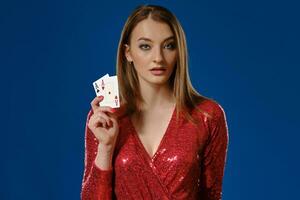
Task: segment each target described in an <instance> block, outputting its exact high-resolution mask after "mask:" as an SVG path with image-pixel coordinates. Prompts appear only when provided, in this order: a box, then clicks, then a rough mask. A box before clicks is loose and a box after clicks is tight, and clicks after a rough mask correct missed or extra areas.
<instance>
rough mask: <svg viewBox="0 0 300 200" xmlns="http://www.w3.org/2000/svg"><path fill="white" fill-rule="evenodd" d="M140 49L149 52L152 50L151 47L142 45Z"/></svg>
mask: <svg viewBox="0 0 300 200" xmlns="http://www.w3.org/2000/svg"><path fill="white" fill-rule="evenodd" d="M139 47H140V49H142V50H148V49H150V46H149V45H148V44H141V45H140V46H139Z"/></svg>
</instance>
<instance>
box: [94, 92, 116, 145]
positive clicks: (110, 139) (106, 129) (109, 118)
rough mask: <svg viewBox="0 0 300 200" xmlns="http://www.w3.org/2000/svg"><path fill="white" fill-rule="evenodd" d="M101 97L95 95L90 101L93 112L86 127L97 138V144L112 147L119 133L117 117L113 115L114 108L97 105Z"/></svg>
mask: <svg viewBox="0 0 300 200" xmlns="http://www.w3.org/2000/svg"><path fill="white" fill-rule="evenodd" d="M103 98H104V97H103V96H100V97H95V98H94V99H93V101H92V102H91V106H92V110H93V114H92V116H91V117H90V120H89V122H88V127H89V128H90V130H91V131H92V132H93V134H94V135H95V137H96V138H97V139H98V140H99V144H100V143H101V144H102V145H105V146H109V147H114V146H115V142H116V139H117V136H118V134H119V125H118V119H117V117H116V116H115V115H113V113H115V112H116V109H114V108H111V107H109V106H99V103H100V102H101V101H102V100H103Z"/></svg>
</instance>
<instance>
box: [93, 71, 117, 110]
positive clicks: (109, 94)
mask: <svg viewBox="0 0 300 200" xmlns="http://www.w3.org/2000/svg"><path fill="white" fill-rule="evenodd" d="M93 86H94V89H95V92H96V95H97V96H104V99H103V100H102V101H101V102H100V106H110V107H112V108H118V107H120V102H119V86H118V78H117V76H111V77H110V76H109V75H108V74H106V75H105V76H103V77H101V78H100V79H98V80H97V81H95V82H94V83H93Z"/></svg>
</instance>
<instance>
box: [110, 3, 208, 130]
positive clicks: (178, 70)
mask: <svg viewBox="0 0 300 200" xmlns="http://www.w3.org/2000/svg"><path fill="white" fill-rule="evenodd" d="M148 17H151V19H153V20H155V21H158V22H163V23H166V24H168V25H169V26H170V28H171V30H172V31H173V34H174V35H175V42H176V46H177V48H178V56H177V62H176V66H175V67H174V69H173V72H172V74H171V76H170V78H169V82H168V83H169V86H170V88H171V89H172V91H173V95H174V96H175V99H176V111H177V112H176V117H177V119H178V116H179V113H183V115H184V118H186V119H188V120H189V121H191V122H192V123H194V124H195V123H196V122H197V120H196V119H193V117H192V116H191V113H190V112H191V110H192V109H194V108H196V107H197V105H198V104H199V103H200V102H202V101H203V100H205V99H207V97H204V96H202V95H200V94H199V93H198V92H197V91H196V90H195V89H194V88H193V86H192V84H191V81H190V77H189V73H188V52H187V44H186V37H185V33H184V31H183V29H182V26H181V25H180V23H179V21H178V20H177V18H176V17H175V16H174V15H173V14H172V13H171V12H170V11H169V10H168V9H166V8H164V7H161V6H157V5H141V6H138V7H137V8H136V9H135V10H134V11H133V12H132V14H131V15H130V16H129V17H128V19H127V21H126V23H125V25H124V27H123V30H122V33H121V38H120V41H119V45H118V53H117V70H116V71H117V76H118V81H119V90H120V102H121V107H122V106H123V111H124V112H123V115H131V114H132V113H134V112H138V111H139V110H140V107H139V105H140V104H141V102H143V98H142V96H141V92H140V85H139V81H138V76H137V72H136V70H135V69H134V67H133V65H132V64H131V63H130V62H128V61H127V59H126V56H125V45H126V44H129V41H130V36H131V32H132V30H133V29H134V27H135V26H136V25H137V24H138V23H139V22H140V21H142V20H145V19H147V18H148ZM199 111H200V112H204V111H202V110H200V109H199ZM206 114H207V113H206Z"/></svg>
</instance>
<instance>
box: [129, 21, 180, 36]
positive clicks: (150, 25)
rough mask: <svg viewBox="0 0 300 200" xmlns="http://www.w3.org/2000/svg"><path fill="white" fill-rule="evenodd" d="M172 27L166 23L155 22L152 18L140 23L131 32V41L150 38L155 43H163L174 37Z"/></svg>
mask: <svg viewBox="0 0 300 200" xmlns="http://www.w3.org/2000/svg"><path fill="white" fill-rule="evenodd" d="M173 35H174V34H173V32H172V30H171V28H170V26H169V25H168V24H167V23H164V22H158V21H154V20H153V19H151V18H147V19H145V20H142V21H140V22H139V23H138V24H137V25H136V26H135V27H134V29H133V30H132V32H131V40H132V41H137V40H138V39H139V38H140V37H145V38H149V39H151V40H152V41H154V42H162V41H163V40H164V39H165V38H167V37H170V36H173Z"/></svg>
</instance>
